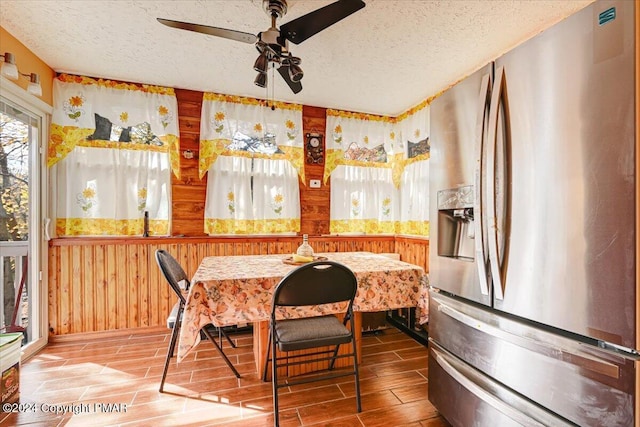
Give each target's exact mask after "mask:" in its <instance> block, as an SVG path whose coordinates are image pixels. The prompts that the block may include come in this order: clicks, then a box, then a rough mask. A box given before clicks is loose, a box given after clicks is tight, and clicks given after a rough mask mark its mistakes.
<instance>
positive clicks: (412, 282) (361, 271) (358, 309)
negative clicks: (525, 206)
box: [177, 252, 428, 373]
mask: <svg viewBox="0 0 640 427" xmlns="http://www.w3.org/2000/svg"><path fill="white" fill-rule="evenodd" d="M315 258H316V259H327V260H330V261H334V262H338V263H341V264H344V265H345V266H347V267H349V268H350V269H351V270H352V271H353V272H354V274H355V276H356V278H357V280H358V290H357V293H356V297H355V299H354V302H353V310H354V312H355V316H356V329H357V331H356V346H358V347H360V337H361V327H360V324H361V320H360V314H361V313H362V312H379V311H386V310H392V309H399V308H407V307H419V308H420V310H419V312H420V316H421V318H420V319H419V321H420V323H424V322H425V321H426V319H427V318H428V285H427V280H426V274H425V271H424V269H423V268H422V267H420V266H417V265H413V264H410V263H407V262H404V261H400V260H398V259H394V258H391V257H388V256H385V255H381V254H375V253H371V252H331V253H317V254H315ZM300 265H301V264H296V263H294V262H292V256H291V254H277V255H231V256H208V257H204V258H203V259H202V261H201V263H200V265H199V267H198V269H197V271H196V272H195V274H194V276H193V279H192V280H191V286H190V288H189V290H188V294H187V298H186V304H185V310H184V314H183V320H182V327H181V329H180V335H179V342H178V354H177V357H178V362H181V361H182V360H184V358H185V357H186V356H187V355H188V354H189V352H191V351H192V350H193V349H194V347H196V346H197V345H198V343H199V342H200V330H201V329H202V328H203V327H204V326H206V325H208V324H213V325H214V326H216V327H225V326H234V325H244V324H248V323H253V343H254V345H253V351H254V356H255V362H256V370H257V372H258V373H260V372H261V369H262V368H263V367H264V366H265V364H266V354H267V351H266V350H267V347H268V343H267V342H268V341H267V340H268V324H269V319H270V316H271V307H272V297H273V292H274V290H275V288H276V286H277V285H278V283H279V282H280V280H281V279H282V278H283V277H284V276H285V275H287V273H289V272H290V271H292V270H293V269H295V268H298V267H299V266H300ZM343 312H344V304H331V305H326V306H322V307H318V306H309V307H296V308H295V309H291V308H289V309H287V311H283V312H279V313H277V316H278V317H287V318H292V317H306V316H315V315H324V314H329V313H343ZM358 350H360V349H358ZM358 354H359V355H361V354H362V352H361V351H359V352H358Z"/></svg>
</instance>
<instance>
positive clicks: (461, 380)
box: [431, 348, 544, 427]
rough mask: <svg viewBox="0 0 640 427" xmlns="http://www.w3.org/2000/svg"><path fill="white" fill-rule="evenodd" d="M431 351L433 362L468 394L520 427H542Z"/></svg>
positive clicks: (444, 358)
mask: <svg viewBox="0 0 640 427" xmlns="http://www.w3.org/2000/svg"><path fill="white" fill-rule="evenodd" d="M431 351H432V352H433V354H434V355H435V361H436V362H437V363H438V365H440V367H442V369H443V370H444V371H445V372H446V373H447V374H449V375H450V376H451V377H452V378H453V379H454V380H456V381H457V382H458V384H460V385H461V386H462V387H464V388H465V389H467V390H468V391H469V392H470V393H473V394H474V395H475V396H476V397H477V398H478V399H480V400H482V401H483V402H485V403H487V404H489V405H490V406H492V407H493V408H494V409H496V410H497V411H499V412H501V413H503V414H504V415H506V416H508V417H509V418H511V419H512V420H514V421H515V422H517V423H518V424H520V425H522V426H527V427H529V426H531V427H534V426H535V427H543V426H544V424H542V423H540V422H538V421H536V420H534V419H533V418H531V417H528V416H527V415H526V414H523V413H522V412H520V411H518V410H517V409H515V408H513V407H511V406H510V405H508V404H507V403H505V402H503V401H502V400H500V399H498V398H497V397H496V396H495V395H493V394H491V393H489V392H488V391H486V390H485V389H484V388H482V387H480V386H479V385H478V384H476V383H475V382H473V381H471V380H470V379H469V378H467V377H466V376H464V375H463V374H462V373H460V372H459V371H458V370H457V369H456V368H454V367H453V366H451V364H450V363H449V362H448V361H447V360H446V356H445V355H444V354H442V353H441V352H439V351H438V350H437V349H435V348H432V349H431Z"/></svg>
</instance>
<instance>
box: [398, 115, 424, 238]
mask: <svg viewBox="0 0 640 427" xmlns="http://www.w3.org/2000/svg"><path fill="white" fill-rule="evenodd" d="M398 129H399V132H400V138H401V141H402V147H403V167H402V175H401V184H400V218H399V219H400V221H399V225H398V229H397V232H398V234H408V235H416V236H425V237H428V236H429V156H430V145H429V105H428V103H425V104H423V105H421V106H419V107H418V108H415V109H413V111H410V113H409V114H405V115H404V116H403V117H401V120H400V121H399V122H398Z"/></svg>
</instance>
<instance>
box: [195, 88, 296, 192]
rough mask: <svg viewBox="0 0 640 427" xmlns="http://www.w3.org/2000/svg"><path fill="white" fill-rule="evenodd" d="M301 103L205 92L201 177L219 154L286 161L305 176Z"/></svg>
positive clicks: (201, 122) (201, 128)
mask: <svg viewBox="0 0 640 427" xmlns="http://www.w3.org/2000/svg"><path fill="white" fill-rule="evenodd" d="M302 140H303V138H302V105H298V104H289V103H284V102H269V105H267V102H266V101H264V100H260V99H255V98H245V97H239V96H231V95H220V94H216V93H205V94H204V96H203V102H202V118H201V120H200V163H199V172H200V178H202V177H204V175H205V174H206V173H207V171H208V170H209V169H210V168H211V166H212V165H213V164H214V163H215V161H216V160H217V159H218V157H219V156H229V157H245V158H247V157H249V158H263V159H278V160H288V161H289V162H290V163H291V164H292V165H293V167H294V168H295V169H296V171H297V172H298V175H299V176H300V177H301V178H302V182H305V179H304V161H303V154H304V149H303V144H302Z"/></svg>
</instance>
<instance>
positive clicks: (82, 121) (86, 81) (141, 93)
mask: <svg viewBox="0 0 640 427" xmlns="http://www.w3.org/2000/svg"><path fill="white" fill-rule="evenodd" d="M53 86H54V87H53V90H54V111H53V117H52V123H51V132H50V139H49V148H48V153H47V165H48V166H52V165H54V164H55V163H57V162H59V161H60V160H62V159H64V158H65V157H66V156H67V155H68V154H69V153H70V152H71V151H73V149H74V148H76V147H79V146H82V147H94V148H109V149H113V148H118V149H125V150H133V151H154V152H163V153H167V154H168V155H169V156H170V161H171V169H172V170H173V172H174V174H175V175H176V176H177V177H179V174H180V164H179V162H180V161H179V152H180V139H179V132H178V103H177V99H176V96H175V93H174V90H173V89H171V88H164V87H159V86H149V85H134V84H130V83H121V82H115V81H111V80H103V79H94V78H90V77H83V76H73V75H68V74H61V75H59V76H57V77H56V78H55V79H54V82H53Z"/></svg>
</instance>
